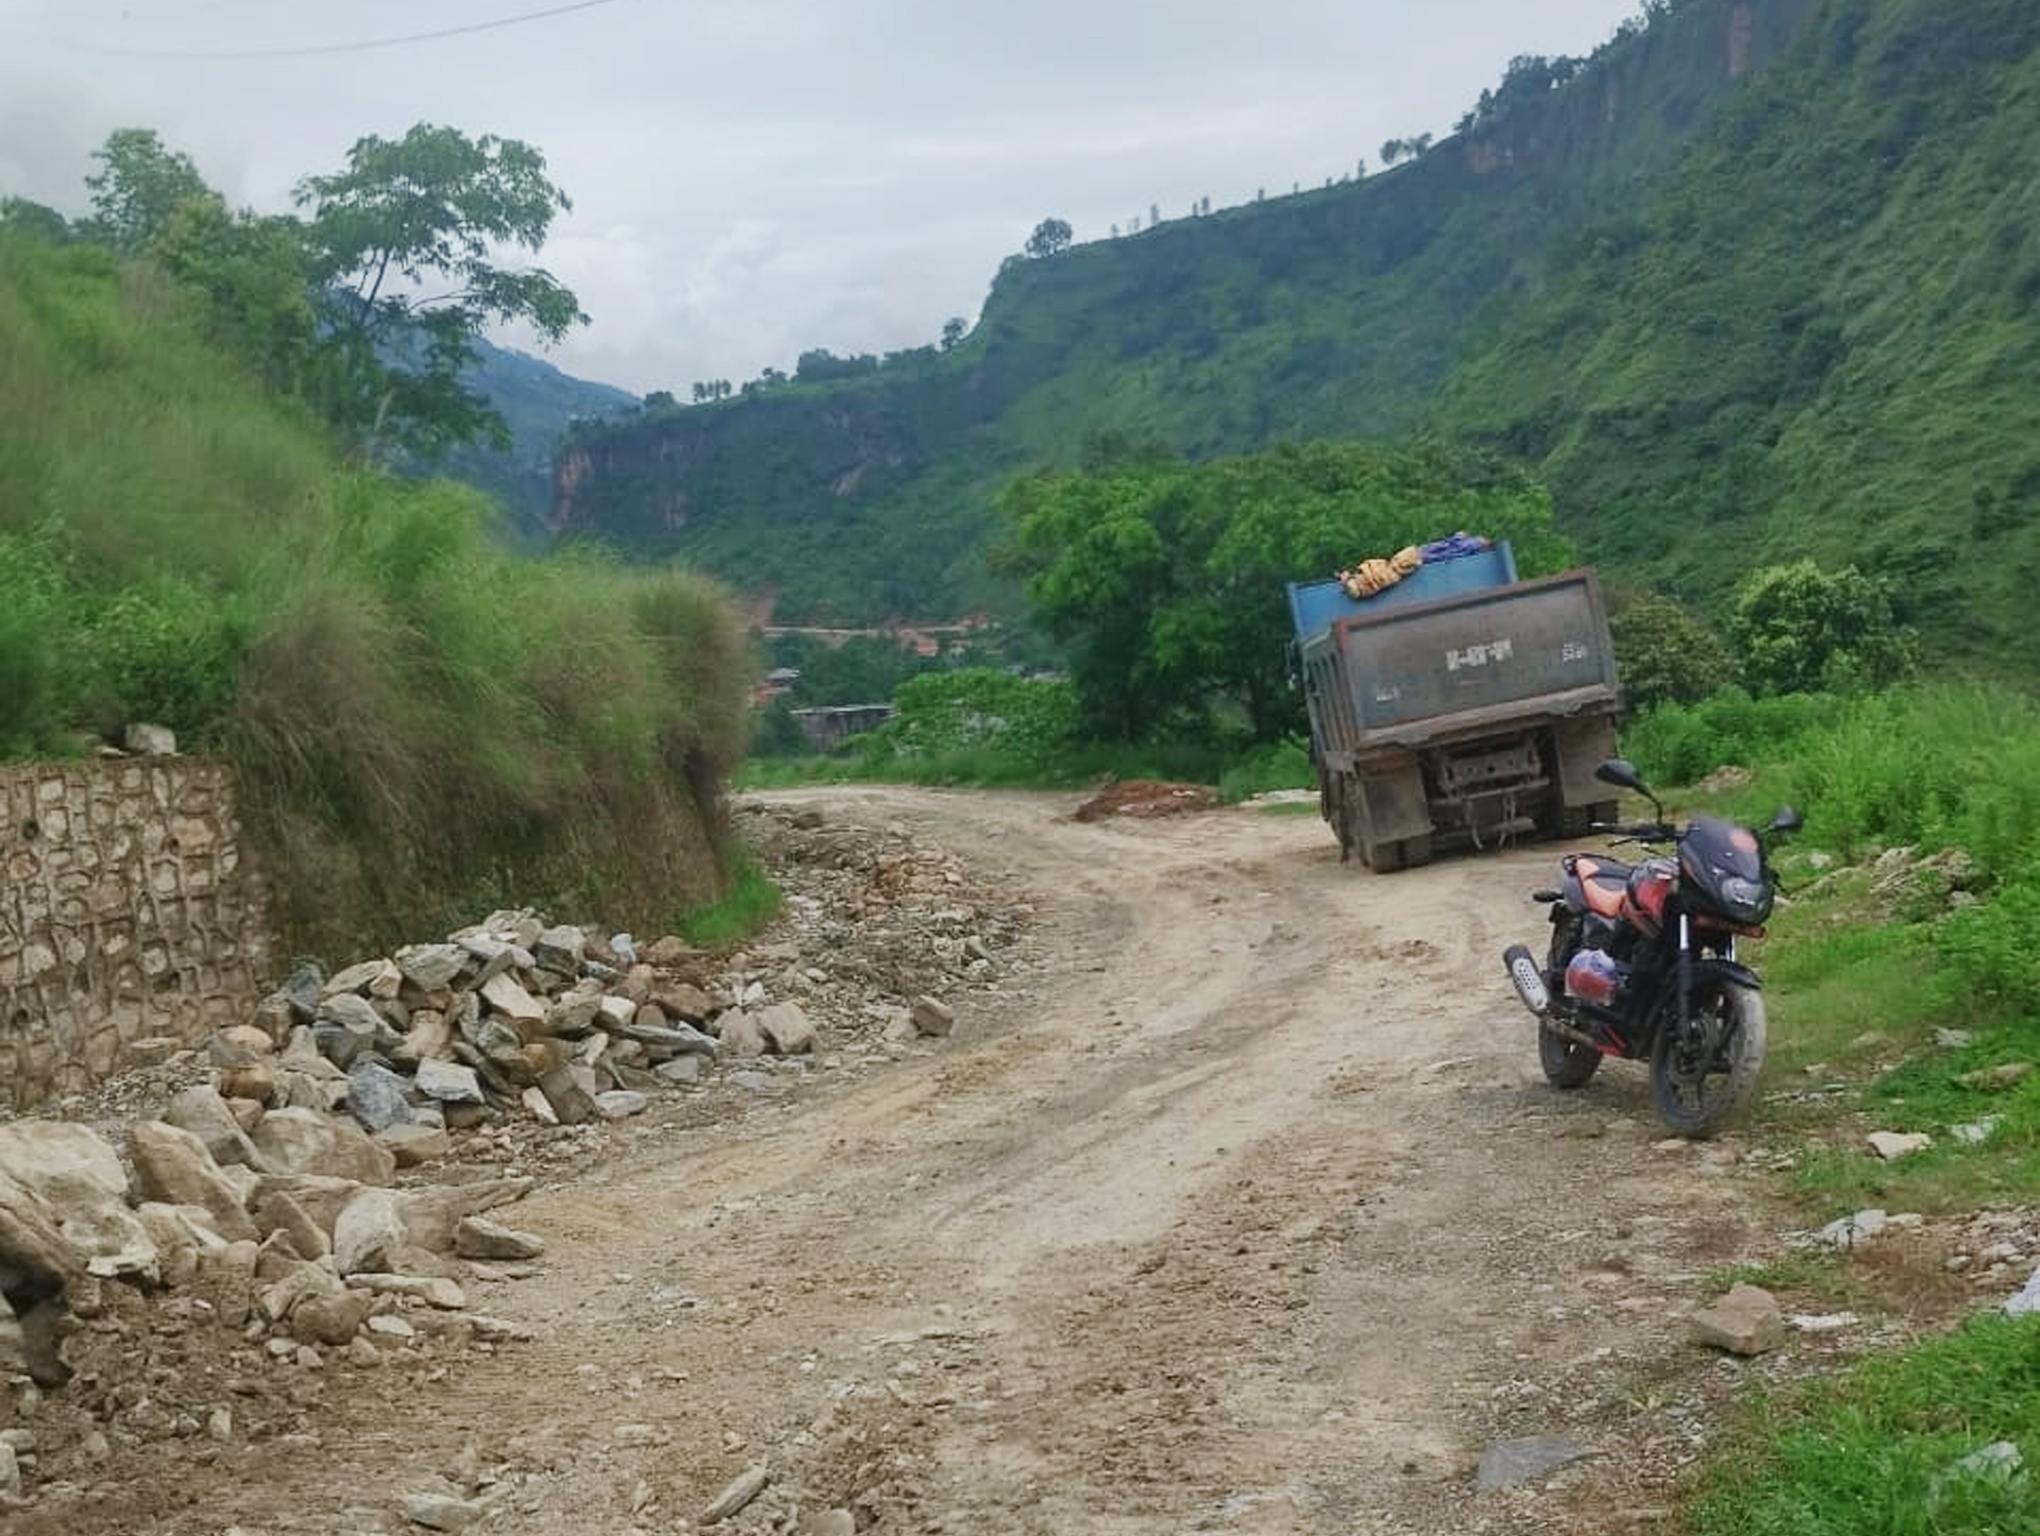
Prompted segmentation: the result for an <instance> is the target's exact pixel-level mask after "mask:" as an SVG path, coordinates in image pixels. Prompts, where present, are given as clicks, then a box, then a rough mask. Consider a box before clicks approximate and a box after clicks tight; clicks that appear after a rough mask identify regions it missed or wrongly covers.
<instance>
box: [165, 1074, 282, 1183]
mask: <svg viewBox="0 0 2040 1536" xmlns="http://www.w3.org/2000/svg"><path fill="white" fill-rule="evenodd" d="M163 1118H164V1120H166V1121H167V1122H168V1123H170V1124H171V1125H174V1126H177V1127H179V1128H181V1129H183V1130H187V1131H189V1132H191V1134H192V1135H194V1136H196V1137H197V1138H198V1139H199V1140H200V1141H202V1142H204V1143H205V1150H206V1151H207V1152H208V1153H209V1154H211V1156H212V1160H213V1161H214V1162H215V1163H218V1164H219V1165H220V1166H221V1167H222V1168H224V1167H226V1166H227V1165H228V1164H229V1163H239V1164H241V1165H242V1166H243V1167H246V1168H253V1169H254V1170H255V1171H256V1172H257V1173H261V1172H264V1171H265V1170H264V1169H263V1167H262V1158H261V1154H259V1153H258V1152H256V1150H255V1143H254V1142H252V1141H250V1140H249V1139H248V1133H247V1132H246V1131H244V1130H242V1129H241V1122H240V1121H239V1120H238V1119H237V1118H236V1117H235V1115H234V1111H233V1109H232V1107H231V1106H229V1105H228V1103H227V1101H226V1099H225V1098H223V1097H222V1096H221V1095H220V1094H218V1093H217V1092H215V1091H214V1090H213V1089H211V1088H205V1087H198V1088H186V1089H185V1090H184V1091H183V1092H181V1093H179V1094H177V1095H176V1096H175V1097H174V1098H172V1099H171V1100H170V1107H169V1108H168V1109H166V1110H165V1111H164V1112H163Z"/></svg>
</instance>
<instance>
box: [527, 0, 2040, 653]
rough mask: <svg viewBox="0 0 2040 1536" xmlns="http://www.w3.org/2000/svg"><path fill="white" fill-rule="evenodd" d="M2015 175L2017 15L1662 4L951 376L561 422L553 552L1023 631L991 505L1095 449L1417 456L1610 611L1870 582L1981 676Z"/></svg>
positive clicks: (778, 388)
mask: <svg viewBox="0 0 2040 1536" xmlns="http://www.w3.org/2000/svg"><path fill="white" fill-rule="evenodd" d="M2035 142H2040V5H2035V4H2033V0H1677V3H1674V4H1672V5H1670V6H1668V7H1663V8H1658V9H1656V10H1655V13H1654V19H1653V20H1652V21H1651V23H1650V24H1649V26H1648V27H1647V28H1631V29H1628V30H1627V31H1626V32H1625V34H1624V35H1622V36H1620V37H1618V38H1617V39H1616V40H1615V41H1613V42H1611V43H1610V44H1609V45H1607V46H1606V47H1604V48H1602V49H1601V50H1599V51H1598V52H1597V53H1596V54H1595V55H1594V56H1593V57H1592V58H1591V59H1588V60H1559V61H1553V60H1524V61H1518V64H1517V65H1516V66H1514V67H1512V69H1511V72H1510V77H1509V79H1508V80H1506V81H1504V82H1503V85H1502V88H1501V89H1500V90H1499V91H1497V92H1493V93H1489V95H1488V96H1487V97H1485V98H1484V99H1483V101H1482V102H1481V103H1480V104H1479V105H1478V106H1477V107H1476V108H1475V109H1474V111H1473V112H1471V113H1469V114H1468V117H1467V119H1466V121H1464V122H1463V123H1462V124H1461V127H1460V131H1459V132H1457V133H1456V134H1455V135H1454V136H1453V137H1451V138H1449V139H1447V140H1445V141H1444V142H1442V143H1440V144H1438V145H1436V146H1435V147H1434V148H1432V149H1430V150H1429V152H1428V153H1424V154H1422V155H1420V156H1419V157H1418V158H1417V159H1415V160H1413V161H1410V162H1407V163H1405V164H1403V165H1400V166H1398V167H1397V168H1395V169H1393V170H1391V171H1387V172H1384V173H1379V174H1375V175H1372V176H1369V177H1367V178H1366V179H1364V180H1359V181H1354V182H1351V183H1346V184H1341V185H1338V186H1334V187H1328V188H1324V189H1320V190H1316V191H1310V192H1305V193H1302V194H1300V195H1295V196H1286V197H1277V198H1271V199H1268V200H1266V201H1262V202H1256V203H1253V204H1249V205H1247V206H1245V207H1241V208H1234V209H1228V210H1223V211H1221V212H1219V213H1217V214H1215V215H1206V216H1203V217H1189V218H1180V219H1175V220H1170V221H1166V222H1164V223H1162V224H1159V225H1157V226H1154V227H1151V228H1148V229H1144V230H1142V231H1140V232H1139V233H1138V234H1135V235H1130V236H1127V237H1125V238H1118V239H1112V240H1104V241H1095V242H1093V243H1090V244H1085V245H1079V246H1076V247H1073V248H1071V249H1069V250H1067V251H1064V252H1061V253H1060V254H1056V255H1051V256H1046V257H1042V258H1037V259H1023V258H1018V257H1016V258H1013V259H1010V260H1009V261H1008V262H1007V263H1006V265H1005V266H1004V267H1003V268H1002V269H1001V271H1000V273H999V275H998V277H997V279H996V281H995V282H994V284H993V287H992V291H991V294H990V297H989V299H988V301H987V303H986V306H985V310H984V314H983V317H982V319H981V320H980V322H979V324H978V326H977V328H976V330H975V331H974V332H972V333H971V335H970V336H968V337H967V338H965V339H964V340H963V341H962V342H961V344H960V345H956V346H955V347H954V348H953V349H952V350H949V351H946V352H937V351H933V350H930V349H921V350H919V351H917V352H915V353H910V354H902V355H899V356H897V357H896V358H893V359H888V360H886V361H885V362H884V363H883V364H881V363H879V362H878V361H877V360H870V359H860V360H847V359H831V358H827V357H826V355H825V354H824V355H822V356H821V357H820V358H819V359H818V361H819V362H820V363H825V364H827V365H829V366H827V367H822V366H817V367H812V368H811V367H809V366H808V363H809V359H806V358H804V359H803V361H802V367H801V369H800V371H799V373H798V375H797V376H796V378H795V379H794V380H792V381H779V380H776V379H775V380H773V381H772V382H770V383H764V382H762V381H761V384H760V385H759V386H752V387H748V388H747V390H746V391H745V392H744V393H742V394H740V395H739V396H738V397H737V398H735V399H732V400H728V401H724V402H720V403H713V404H708V405H703V406H697V407H693V408H681V407H675V406H662V407H661V408H659V409H656V410H651V411H647V412H646V413H644V414H643V415H641V416H638V417H635V418H629V419H622V418H619V419H617V420H614V421H612V422H607V423H597V424H594V425H590V426H584V427H582V428H579V429H577V430H575V431H574V432H573V433H572V434H571V435H570V438H569V440H568V442H567V443H566V444H565V445H564V446H563V448H562V451H561V452H560V453H559V455H558V456H557V458H556V461H555V466H554V499H553V507H552V513H551V521H550V526H551V528H552V530H553V531H554V532H555V534H557V535H560V536H568V537H572V536H593V537H597V538H600V539H602V540H604V541H606V542H609V543H612V544H617V545H621V546H623V547H626V548H631V549H636V550H641V551H644V552H646V553H648V554H660V553H665V552H670V551H679V552H681V553H684V554H685V555H686V556H687V557H688V558H690V559H693V560H696V561H698V562H700V563H702V564H704V565H705V566H707V567H708V568H709V569H711V570H713V571H715V572H716V573H717V574H719V575H721V576H722V577H724V579H726V580H727V581H729V582H731V583H732V584H734V585H736V586H737V587H739V588H740V589H742V590H745V591H749V592H759V593H763V592H771V593H774V594H776V596H777V599H778V604H779V607H778V611H779V613H780V615H781V616H782V617H792V616H795V615H799V616H805V617H814V618H822V617H833V618H838V619H858V618H871V617H876V616H882V615H885V614H888V613H907V614H912V615H914V616H916V617H922V618H932V617H938V616H944V615H953V614H959V613H964V612H969V611H972V610H974V609H978V608H981V607H986V606H995V605H998V604H1000V603H1005V604H1011V603H1012V601H1013V600H1014V594H1013V593H1012V592H1011V591H1010V589H1002V588H1001V587H1000V585H999V584H998V582H997V580H996V579H995V578H994V577H992V576H991V575H989V574H988V573H987V572H986V570H985V565H984V556H985V552H986V550H987V548H988V547H989V546H990V545H991V544H992V543H993V542H995V540H996V518H995V514H994V501H995V498H996V496H997V493H998V491H999V490H1000V488H1001V487H1002V486H1003V485H1005V484H1007V483H1008V482H1009V481H1010V480H1011V478H1012V477H1013V476H1015V475H1016V474H1019V473H1022V472H1024V471H1025V470H1027V469H1028V468H1030V467H1033V466H1036V465H1044V464H1046V465H1068V464H1071V463H1073V462H1074V461H1075V459H1076V457H1077V455H1078V453H1079V452H1080V450H1081V447H1082V444H1083V442H1084V440H1085V438H1086V437H1087V436H1088V435H1090V434H1091V433H1093V432H1095V431H1098V430H1101V429H1116V430H1122V431H1130V432H1139V433H1150V434H1155V435H1158V436H1160V437H1162V438H1165V439H1167V440H1168V441H1170V442H1172V443H1174V444H1175V445H1176V446H1177V447H1179V448H1181V449H1182V450H1184V451H1186V452H1189V453H1192V454H1195V455H1215V454H1223V453H1228V452H1235V451H1242V450H1247V449H1251V448H1255V447H1259V446H1263V445H1265V444H1267V443H1269V442H1271V441H1275V440H1279V439H1282V438H1286V437H1309V436H1332V437H1356V438H1371V439H1389V438H1395V437H1402V436H1407V435H1411V434H1416V433H1424V432H1431V433H1439V434H1444V435H1448V436H1452V437H1456V438H1460V439H1468V440H1473V441H1477V442H1483V443H1487V444H1490V445H1493V446H1495V447H1498V448H1500V449H1501V450H1502V451H1504V452H1505V453H1507V454H1509V455H1511V456H1513V457H1514V458H1516V459H1518V460H1519V461H1522V462H1527V463H1529V464H1531V465H1533V466H1535V467H1536V468H1538V469H1539V470H1540V471H1541V472H1542V473H1543V474H1544V475H1545V476H1546V477H1547V478H1548V479H1549V481H1550V482H1551V484H1552V485H1553V487H1554V490H1555V493H1556V495H1557V497H1558V503H1559V515H1560V519H1561V522H1562V524H1563V525H1564V526H1565V527H1567V528H1568V529H1569V530H1571V531H1572V532H1573V533H1574V534H1575V535H1576V536H1577V538H1578V539H1579V541H1580V543H1581V547H1582V549H1583V550H1584V552H1585V554H1586V555H1587V557H1588V558H1590V559H1592V560H1594V561H1595V562H1596V563H1597V564H1599V565H1601V566H1602V567H1603V569H1604V570H1606V571H1608V572H1610V573H1611V574H1612V575H1613V576H1614V577H1615V578H1617V579H1618V580H1621V579H1633V580H1638V581H1649V582H1654V583H1661V584H1669V585H1670V586H1672V587H1673V588H1674V589H1675V590H1677V591H1678V592H1679V593H1680V594H1681V595H1683V596H1686V597H1688V598H1689V599H1691V600H1694V601H1696V602H1698V603H1700V604H1701V605H1702V606H1703V607H1707V606H1719V605H1720V604H1722V603H1723V602H1725V600H1726V594H1727V592H1728V590H1729V588H1730V587H1731V586H1732V583H1733V581H1734V579H1735V577H1736V575H1737V574H1738V573H1739V572H1740V571H1741V570H1742V569H1744V568H1745V567H1746V566H1747V564H1748V563H1749V562H1750V561H1751V560H1752V559H1772V558H1779V557H1784V556H1789V555H1795V554H1798V553H1801V552H1805V553H1811V554H1814V555H1816V556H1819V557H1821V558H1823V559H1826V560H1829V561H1833V562H1840V561H1843V560H1851V559H1853V560H1856V561H1859V562H1860V563H1862V564H1864V565H1865V566H1866V567H1868V568H1870V569H1872V570H1874V571H1878V572H1881V573H1884V574H1887V575H1890V576H1892V577H1894V578H1895V579H1897V580H1898V581H1899V582H1900V584H1901V588H1902V598H1903V600H1904V601H1905V602H1906V605H1907V614H1906V616H1907V617H1908V618H1909V619H1910V620H1912V621H1913V622H1917V623H1919V624H1921V625H1922V627H1924V628H1926V629H1927V630H1928V632H1929V634H1930V635H1931V636H1933V637H1934V638H1936V639H1937V640H1944V641H1946V642H1948V643H1949V644H1950V645H1951V646H1952V647H1953V648H1955V649H1957V650H1959V651H1962V652H1966V653H1970V654H1976V653H1980V652H1982V651H1985V650H1987V649H1989V648H1991V647H1993V646H1996V645H1997V644H1998V643H1999V642H2001V641H2009V640H2010V639H2011V638H2012V637H2013V636H2015V635H2016V634H2017V633H2018V632H2019V628H2018V621H2019V619H2020V617H2021V616H2022V613H2023V604H2025V603H2026V602H2028V601H2030V599H2029V598H2026V597H2025V596H2023V594H2026V593H2030V591H2031V590H2032V589H2033V587H2034V585H2035V584H2036V582H2040V410H2036V407H2035V405H2034V402H2035V401H2036V400H2040V308H2036V306H2040V208H2036V205H2035V203H2034V201H2033V197H2034V193H2033V188H2034V187H2035V186H2036V185H2040V183H2036V180H2035V178H2034V176H2033V175H2032V172H2031V145H2032V144H2033V143H2035ZM853 362H854V363H855V364H856V366H855V367H850V366H847V365H849V364H851V363H853ZM846 375H847V376H846Z"/></svg>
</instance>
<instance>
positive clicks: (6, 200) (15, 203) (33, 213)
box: [0, 197, 72, 245]
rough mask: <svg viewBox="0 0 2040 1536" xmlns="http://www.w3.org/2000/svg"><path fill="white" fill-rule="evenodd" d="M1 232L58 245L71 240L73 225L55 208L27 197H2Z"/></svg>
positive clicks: (0, 208) (0, 207)
mask: <svg viewBox="0 0 2040 1536" xmlns="http://www.w3.org/2000/svg"><path fill="white" fill-rule="evenodd" d="M0 231H7V232H9V233H13V234H18V235H28V236H30V237H31V238H33V239H37V240H47V241H49V242H50V243H51V244H53V245H54V244H58V243H60V242H62V241H65V240H68V239H70V238H71V233H72V231H71V224H70V221H69V220H68V219H66V218H65V217H64V216H63V215H62V214H61V213H59V212H57V210H56V209H54V208H48V207H45V206H44V205H43V204H41V203H32V202H30V201H29V200H28V199H27V198H25V197H0Z"/></svg>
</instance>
